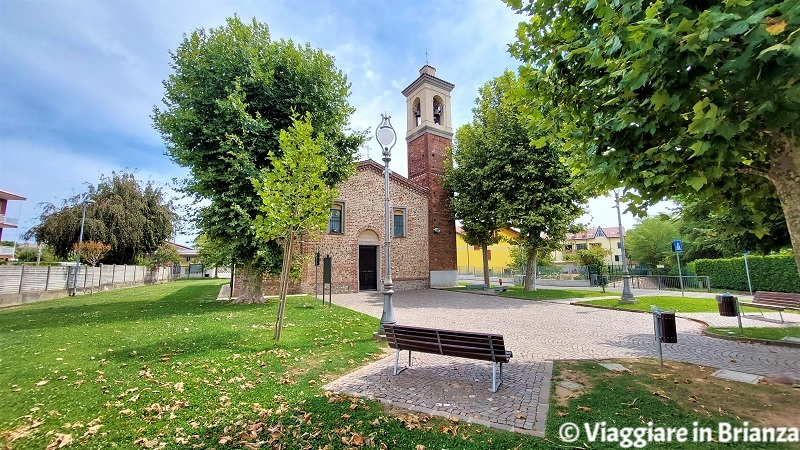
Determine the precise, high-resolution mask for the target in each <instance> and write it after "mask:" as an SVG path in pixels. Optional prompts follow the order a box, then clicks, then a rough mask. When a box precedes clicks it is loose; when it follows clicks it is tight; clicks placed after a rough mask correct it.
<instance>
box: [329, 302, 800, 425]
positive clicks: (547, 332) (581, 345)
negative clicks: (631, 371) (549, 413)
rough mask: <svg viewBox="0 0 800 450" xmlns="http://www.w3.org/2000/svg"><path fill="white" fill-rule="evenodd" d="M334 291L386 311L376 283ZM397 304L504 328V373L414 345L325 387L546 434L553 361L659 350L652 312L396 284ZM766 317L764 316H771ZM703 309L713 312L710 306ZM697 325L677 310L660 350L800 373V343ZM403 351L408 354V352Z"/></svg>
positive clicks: (373, 310)
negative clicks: (372, 288) (496, 381)
mask: <svg viewBox="0 0 800 450" xmlns="http://www.w3.org/2000/svg"><path fill="white" fill-rule="evenodd" d="M333 301H334V303H336V304H338V305H341V306H345V307H347V308H351V309H354V310H356V311H360V312H363V313H366V314H369V315H372V316H374V317H380V316H381V311H382V308H383V297H382V296H381V295H380V294H378V293H372V294H365V293H360V294H348V295H336V296H334V298H333ZM394 307H395V318H396V320H397V323H399V324H403V325H417V326H424V327H437V328H448V329H454V330H462V331H479V332H480V331H483V332H493V333H500V334H502V335H503V336H504V338H505V341H506V348H508V349H510V350H512V351H513V352H514V358H513V359H512V360H511V363H509V364H507V365H505V370H504V372H505V373H504V375H505V381H504V383H503V385H502V386H501V387H500V389H499V390H498V392H497V393H496V394H491V392H490V391H489V388H488V386H489V385H490V384H491V365H490V364H489V363H483V362H479V361H470V360H465V359H458V358H446V357H442V356H437V355H424V354H418V353H414V354H413V355H414V360H413V365H412V368H411V369H409V370H407V371H405V372H403V373H401V374H400V375H398V376H396V377H395V376H393V375H392V372H391V370H392V369H391V366H392V365H393V363H394V358H386V359H384V360H381V361H377V362H375V363H373V364H371V365H370V366H367V367H364V368H362V369H359V370H357V371H356V372H353V373H351V374H348V375H346V376H344V377H343V378H340V379H339V380H337V381H335V382H333V383H331V384H330V385H329V386H328V388H330V389H334V390H340V391H343V392H348V393H351V394H357V395H364V396H372V397H374V398H376V399H380V400H381V401H383V402H385V403H391V404H395V405H400V406H404V407H408V408H409V409H417V410H419V411H424V412H427V413H435V414H438V415H443V416H448V415H454V416H457V417H460V418H463V419H466V420H472V421H473V422H477V423H482V424H487V423H488V424H490V425H492V426H495V427H499V428H506V429H511V428H512V427H513V428H514V429H515V431H519V430H525V431H527V432H533V433H534V434H541V432H542V431H543V430H544V420H545V412H546V408H547V403H548V395H549V391H550V388H549V385H550V373H551V371H552V366H551V365H550V363H549V362H548V361H553V360H557V359H608V358H653V357H656V356H657V350H656V347H655V342H654V335H653V319H652V315H650V314H637V313H631V312H624V311H613V310H603V309H596V308H586V307H580V306H573V305H569V304H568V303H565V302H543V301H538V302H537V301H527V300H517V299H508V298H501V297H495V296H486V295H474V294H466V293H458V292H450V291H440V290H424V291H404V292H398V293H396V294H395V295H394ZM770 317H771V316H769V315H768V317H767V319H759V320H760V321H763V322H765V323H770V322H768V320H771V319H770ZM706 318H707V319H709V320H708V321H710V322H712V323H714V322H715V320H713V319H712V317H711V315H709V317H706ZM720 319H723V320H725V322H724V324H725V326H733V325H735V323H736V319H735V318H730V319H732V320H728V319H729V318H720ZM792 319H794V317H792ZM701 320H702V319H701ZM743 320H746V321H748V322H749V323H752V322H754V319H749V318H748V319H743ZM728 322H730V323H728ZM722 323H723V322H720V324H722ZM715 324H716V323H715ZM750 326H754V325H750ZM758 326H764V325H761V323H759V324H758ZM701 330H702V325H701V324H700V323H698V322H694V321H691V320H687V319H683V318H678V320H677V331H678V343H676V344H665V345H664V346H663V349H664V358H665V359H669V360H674V361H683V362H689V363H693V364H699V365H703V366H709V367H716V368H720V369H730V370H735V371H739V372H746V373H753V374H759V375H764V376H767V377H777V376H785V377H789V378H793V379H796V380H800V348H790V347H778V346H767V345H760V344H749V343H742V342H735V341H727V340H722V339H716V338H711V337H707V336H703V335H701V334H700V331H701ZM402 359H407V356H406V354H405V352H404V353H403V354H402V355H401V360H402ZM455 367H458V370H454V368H455ZM476 380H477V381H476ZM545 385H546V387H545ZM489 394H491V395H489ZM470 395H474V396H475V397H470ZM488 397H491V398H492V401H489V400H487V398H488ZM445 404H448V405H450V406H444V405H445ZM453 405H456V406H453ZM492 408H497V409H492ZM518 416H519V417H524V419H517V417H518ZM531 419H533V420H531Z"/></svg>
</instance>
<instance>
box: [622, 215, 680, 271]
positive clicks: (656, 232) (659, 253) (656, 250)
mask: <svg viewBox="0 0 800 450" xmlns="http://www.w3.org/2000/svg"><path fill="white" fill-rule="evenodd" d="M678 238H680V233H679V232H678V227H676V226H675V224H674V223H672V221H670V220H669V219H666V218H664V217H661V216H655V217H647V218H645V219H643V220H641V221H640V222H639V223H637V224H636V226H635V227H633V228H632V229H631V230H630V231H628V234H627V235H626V236H625V251H626V253H627V254H628V256H629V257H630V258H631V259H633V260H634V261H638V262H639V263H640V264H647V265H649V266H651V267H655V266H656V265H658V264H661V263H662V262H663V261H664V259H665V258H666V257H667V256H669V254H670V253H671V252H672V241H673V240H675V239H678Z"/></svg>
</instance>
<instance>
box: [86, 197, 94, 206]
mask: <svg viewBox="0 0 800 450" xmlns="http://www.w3.org/2000/svg"><path fill="white" fill-rule="evenodd" d="M83 203H85V204H87V205H94V204H95V203H96V202H95V201H94V200H92V199H90V198H87V199H86V200H84V201H83Z"/></svg>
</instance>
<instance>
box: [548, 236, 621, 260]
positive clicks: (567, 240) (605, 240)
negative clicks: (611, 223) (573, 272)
mask: <svg viewBox="0 0 800 450" xmlns="http://www.w3.org/2000/svg"><path fill="white" fill-rule="evenodd" d="M622 232H623V233H625V234H624V235H627V232H626V231H625V228H623V229H622ZM590 247H600V248H603V249H606V250H611V254H610V255H608V256H606V259H605V263H606V265H620V264H622V244H621V241H620V238H619V227H597V228H589V229H586V231H583V232H581V233H574V234H573V233H567V235H566V236H565V237H564V244H563V245H562V246H561V249H560V250H556V251H554V252H553V262H554V263H555V264H556V265H559V266H565V267H569V266H574V264H573V263H571V262H569V261H567V260H566V259H565V256H566V255H571V254H576V253H577V252H578V251H580V250H588V249H589V248H590Z"/></svg>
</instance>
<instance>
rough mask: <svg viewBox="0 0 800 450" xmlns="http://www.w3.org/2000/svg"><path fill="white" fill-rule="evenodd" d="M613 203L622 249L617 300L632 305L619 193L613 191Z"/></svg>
mask: <svg viewBox="0 0 800 450" xmlns="http://www.w3.org/2000/svg"><path fill="white" fill-rule="evenodd" d="M614 201H615V202H616V206H614V208H617V221H618V224H619V246H620V248H621V249H622V297H621V298H620V299H619V302H620V303H624V304H632V303H636V297H634V296H633V292H632V291H631V276H630V274H629V273H628V257H627V255H626V254H625V236H624V233H623V232H622V211H621V210H620V208H619V193H618V192H617V191H614Z"/></svg>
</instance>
